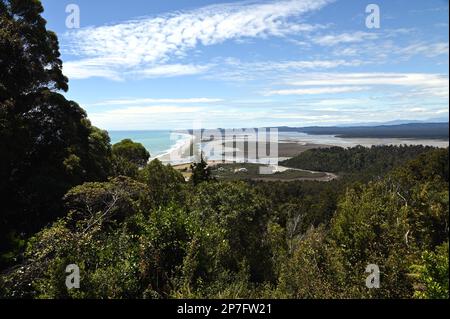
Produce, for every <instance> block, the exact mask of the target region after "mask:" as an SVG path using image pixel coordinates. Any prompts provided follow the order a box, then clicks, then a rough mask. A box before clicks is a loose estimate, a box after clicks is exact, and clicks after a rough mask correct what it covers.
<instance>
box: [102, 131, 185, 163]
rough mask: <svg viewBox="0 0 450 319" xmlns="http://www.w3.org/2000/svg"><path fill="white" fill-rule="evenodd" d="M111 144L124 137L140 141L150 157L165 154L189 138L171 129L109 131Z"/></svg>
mask: <svg viewBox="0 0 450 319" xmlns="http://www.w3.org/2000/svg"><path fill="white" fill-rule="evenodd" d="M108 133H109V137H110V138H111V144H115V143H118V142H120V141H122V140H124V139H131V140H132V141H133V142H137V143H141V144H142V145H143V146H144V147H145V148H146V149H147V151H149V152H150V155H151V156H152V157H157V156H160V155H163V154H167V153H168V152H170V151H171V150H172V149H174V148H177V147H180V145H183V144H184V143H185V141H186V139H189V136H188V135H186V134H180V133H174V132H172V131H109V132H108Z"/></svg>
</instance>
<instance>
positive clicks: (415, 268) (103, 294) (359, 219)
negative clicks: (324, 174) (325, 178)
mask: <svg viewBox="0 0 450 319" xmlns="http://www.w3.org/2000/svg"><path fill="white" fill-rule="evenodd" d="M42 10H43V9H42V6H41V4H40V2H38V1H34V0H0V154H1V155H2V156H0V161H1V163H0V194H1V199H2V209H1V211H0V214H1V215H0V269H1V275H0V297H2V298H448V297H449V294H448V283H449V280H448V276H449V270H448V256H449V252H448V249H449V248H448V231H449V229H448V227H449V226H448V225H449V214H448V212H449V194H448V181H449V176H448V173H449V172H448V169H449V158H448V149H438V148H429V147H420V146H383V147H373V148H370V149H367V148H362V147H356V148H352V149H340V148H328V149H321V150H310V151H307V152H305V153H303V154H300V155H299V156H297V157H295V158H293V159H291V160H289V161H287V162H286V163H284V165H287V166H292V167H299V168H305V169H314V170H319V171H332V172H336V173H338V174H339V176H340V178H338V179H336V180H333V181H330V182H313V181H295V182H256V181H248V182H244V181H230V182H227V181H218V180H215V179H214V178H213V176H212V174H211V171H210V168H209V167H208V166H207V165H206V163H205V162H204V161H203V160H202V161H200V163H197V164H194V165H193V166H192V173H193V175H192V178H191V179H190V180H189V181H186V180H185V179H184V177H183V176H182V174H181V173H180V172H179V171H177V170H175V169H173V168H172V167H171V166H165V165H163V164H162V163H161V162H159V161H158V160H154V161H151V162H150V163H148V159H149V157H150V154H149V153H148V152H147V151H146V150H145V148H144V147H143V146H142V145H141V144H138V143H134V142H133V141H131V140H124V141H122V142H120V143H118V144H115V145H111V144H110V140H109V137H108V134H107V132H105V131H102V130H100V129H98V128H96V127H94V126H92V125H91V123H90V122H89V120H88V119H87V115H86V113H85V112H84V111H83V109H82V108H81V107H80V106H78V105H77V104H76V103H75V102H73V101H68V100H66V98H65V97H64V95H62V92H64V91H67V89H68V79H67V78H65V77H64V75H63V74H62V71H61V69H62V62H61V60H60V58H59V49H58V41H57V38H56V36H55V34H54V33H52V32H50V31H48V30H46V27H45V25H46V22H45V20H43V18H42V17H41V13H42ZM70 264H76V265H77V266H78V267H79V268H80V275H81V286H80V288H79V289H70V290H69V289H67V287H66V285H65V281H66V275H67V274H66V267H67V265H70ZM370 264H375V265H377V266H378V267H379V268H380V272H381V275H380V276H381V277H380V280H381V281H380V287H379V288H377V289H369V288H368V287H367V286H366V278H367V276H368V273H367V272H366V267H367V266H368V265H370Z"/></svg>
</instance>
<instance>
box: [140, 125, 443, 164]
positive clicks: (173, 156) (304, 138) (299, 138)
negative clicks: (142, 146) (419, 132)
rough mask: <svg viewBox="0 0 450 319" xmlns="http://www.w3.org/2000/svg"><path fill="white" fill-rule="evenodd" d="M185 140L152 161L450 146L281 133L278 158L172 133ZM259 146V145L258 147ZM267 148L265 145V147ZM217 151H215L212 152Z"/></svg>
mask: <svg viewBox="0 0 450 319" xmlns="http://www.w3.org/2000/svg"><path fill="white" fill-rule="evenodd" d="M171 134H174V135H176V136H178V137H182V138H180V139H179V140H177V141H176V143H175V144H174V145H173V146H172V147H171V148H170V149H168V150H167V151H166V152H164V153H163V154H159V155H157V156H154V157H152V158H150V160H149V161H152V160H154V159H158V160H160V161H161V162H162V163H164V164H166V165H167V164H170V165H172V166H182V165H185V164H192V163H193V162H194V161H195V158H196V156H195V153H196V152H197V153H198V150H199V149H201V150H202V151H204V152H205V153H206V156H205V157H206V160H207V162H208V163H209V164H210V165H215V164H218V163H233V162H234V163H255V164H267V163H274V162H278V161H283V160H285V159H289V158H292V157H293V156H296V155H298V154H301V153H302V152H305V151H307V150H310V149H316V148H326V147H334V146H336V147H344V148H348V147H354V146H357V145H361V146H364V147H371V146H373V145H418V144H421V145H429V146H434V147H443V148H445V147H448V146H449V141H445V140H435V139H409V138H342V137H337V136H333V135H326V136H324V135H309V134H305V135H297V134H289V133H288V134H285V133H280V136H279V140H278V143H276V144H277V145H276V147H277V156H276V157H270V156H263V157H261V158H257V157H254V156H252V155H255V154H256V152H257V148H259V147H261V145H260V144H261V143H259V144H258V143H257V142H255V141H254V140H253V141H252V140H244V138H243V137H242V138H240V137H238V138H237V139H236V140H235V141H234V142H236V143H237V145H234V144H233V141H232V140H221V139H220V140H218V139H211V140H201V141H199V140H198V138H197V137H196V136H195V135H193V134H188V133H181V132H172V133H171ZM257 144H258V146H256V145H257ZM263 147H266V145H263ZM212 150H214V151H215V152H212Z"/></svg>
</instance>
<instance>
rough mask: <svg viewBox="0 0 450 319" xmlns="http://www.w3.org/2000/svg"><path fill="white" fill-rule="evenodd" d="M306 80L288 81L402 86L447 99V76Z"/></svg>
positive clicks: (327, 76) (358, 75)
mask: <svg viewBox="0 0 450 319" xmlns="http://www.w3.org/2000/svg"><path fill="white" fill-rule="evenodd" d="M303 78H307V80H298V81H295V80H294V81H290V82H289V83H287V84H289V85H294V86H349V85H356V86H362V85H364V86H380V85H384V86H403V87H412V88H415V91H413V93H414V94H424V95H430V96H437V97H443V98H448V86H449V78H448V75H441V74H431V73H317V74H309V75H307V76H303Z"/></svg>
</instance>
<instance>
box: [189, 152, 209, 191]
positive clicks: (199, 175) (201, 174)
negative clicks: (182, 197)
mask: <svg viewBox="0 0 450 319" xmlns="http://www.w3.org/2000/svg"><path fill="white" fill-rule="evenodd" d="M191 171H192V176H191V182H192V183H193V184H194V186H196V185H198V184H200V183H202V182H206V181H209V180H212V179H213V177H212V174H211V168H210V167H209V165H208V163H207V162H206V161H205V160H204V158H203V155H202V156H201V157H200V162H198V163H193V164H192V165H191Z"/></svg>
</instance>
